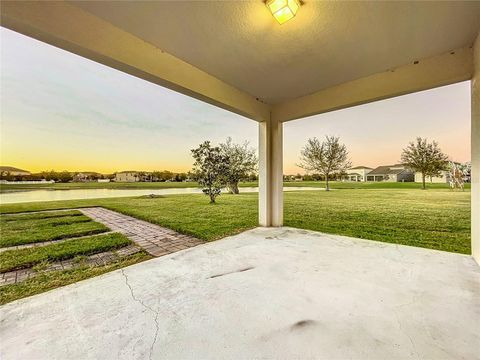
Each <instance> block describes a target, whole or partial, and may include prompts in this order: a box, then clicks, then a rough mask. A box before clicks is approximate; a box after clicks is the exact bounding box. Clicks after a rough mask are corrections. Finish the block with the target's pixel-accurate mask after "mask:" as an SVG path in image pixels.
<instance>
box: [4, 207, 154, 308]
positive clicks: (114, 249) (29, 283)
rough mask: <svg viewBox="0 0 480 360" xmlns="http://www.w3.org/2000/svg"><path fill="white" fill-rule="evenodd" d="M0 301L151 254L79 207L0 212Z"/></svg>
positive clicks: (55, 285)
mask: <svg viewBox="0 0 480 360" xmlns="http://www.w3.org/2000/svg"><path fill="white" fill-rule="evenodd" d="M0 226H1V232H2V236H1V240H0V303H1V304H3V303H6V302H9V301H12V300H15V299H19V298H22V297H24V296H29V295H33V294H36V293H39V292H42V291H46V290H48V289H53V288H55V287H58V286H63V285H66V284H70V283H72V282H75V281H78V280H82V279H86V278H88V277H91V276H95V275H98V274H101V273H104V272H107V271H110V270H114V269H117V268H119V267H122V266H127V265H130V264H133V263H136V262H139V261H143V260H146V259H149V258H151V256H149V255H148V254H147V253H146V252H145V251H143V250H141V249H140V248H138V247H136V246H134V245H133V243H132V241H130V240H129V239H128V238H127V237H125V236H124V235H122V234H120V233H114V232H109V233H105V232H107V231H109V230H110V229H109V228H107V227H106V226H104V225H103V224H100V223H98V222H95V221H93V220H92V219H90V218H89V217H87V216H85V215H83V214H82V213H81V212H80V211H78V210H66V211H46V212H32V213H26V214H12V215H1V216H0Z"/></svg>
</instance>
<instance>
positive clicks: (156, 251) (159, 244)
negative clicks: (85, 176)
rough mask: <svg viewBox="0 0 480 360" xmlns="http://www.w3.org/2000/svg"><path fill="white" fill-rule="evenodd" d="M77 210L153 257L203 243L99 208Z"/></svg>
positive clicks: (191, 237)
mask: <svg viewBox="0 0 480 360" xmlns="http://www.w3.org/2000/svg"><path fill="white" fill-rule="evenodd" d="M79 210H80V211H81V212H82V213H83V214H85V215H87V216H89V217H90V218H92V219H93V220H95V221H98V222H100V223H102V224H104V225H106V226H107V227H109V228H110V229H111V230H113V231H118V232H119V233H122V234H123V235H125V236H126V237H128V238H129V239H130V240H132V241H133V242H135V243H136V244H138V245H139V246H141V247H142V248H143V249H144V250H145V251H147V252H148V253H149V254H150V255H153V256H162V255H167V254H170V253H173V252H176V251H179V250H183V249H188V248H190V247H193V246H197V245H200V244H203V243H204V242H203V241H202V240H199V239H197V238H195V237H193V236H189V235H182V234H179V233H177V232H176V231H173V230H170V229H167V228H164V227H161V226H158V225H155V224H151V223H149V222H146V221H142V220H138V219H135V218H133V217H131V216H128V215H123V214H120V213H117V212H115V211H112V210H107V209H104V208H101V207H95V208H83V209H79Z"/></svg>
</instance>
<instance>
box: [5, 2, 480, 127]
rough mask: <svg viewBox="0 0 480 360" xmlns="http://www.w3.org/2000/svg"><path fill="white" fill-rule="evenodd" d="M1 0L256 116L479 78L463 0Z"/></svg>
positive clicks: (18, 13) (35, 29)
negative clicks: (277, 5) (286, 14)
mask: <svg viewBox="0 0 480 360" xmlns="http://www.w3.org/2000/svg"><path fill="white" fill-rule="evenodd" d="M2 8H3V9H2V26H6V27H8V28H11V29H13V30H16V31H19V32H21V33H24V34H26V35H29V36H32V37H35V38H37V39H40V40H42V41H45V42H47V43H50V44H52V45H55V46H58V47H61V48H64V49H66V50H68V51H72V52H74V53H77V54H79V55H82V56H85V57H87V58H90V59H92V60H95V61H98V62H101V63H103V64H106V65H108V66H111V67H114V68H117V69H119V70H121V71H124V72H127V73H130V74H132V75H134V76H138V77H141V78H144V79H146V80H148V81H152V82H155V83H158V84H160V85H162V86H166V87H168V88H171V89H173V90H176V91H179V92H181V93H184V94H187V95H190V96H194V97H196V98H199V99H201V100H204V101H207V102H210V103H213V104H215V105H218V106H221V107H223V108H226V109H228V110H231V111H234V112H237V113H239V114H242V115H244V116H247V117H249V118H252V119H254V120H257V121H265V120H267V119H269V118H273V119H274V120H278V121H288V120H291V119H296V118H300V117H304V116H308V115H313V114H317V113H321V112H326V111H331V110H334V109H338V108H342V107H348V106H352V105H356V104H360V103H364V102H368V101H374V100H378V99H381V98H386V97H391V96H396V95H400V94H405V93H409V92H413V91H419V90H424V89H428V88H432V87H436V86H441V85H446V84H449V83H454V82H458V81H463V80H467V79H470V78H471V76H472V73H473V62H472V58H473V56H472V53H473V52H472V49H471V46H472V44H473V42H474V39H475V37H476V35H477V34H478V31H479V26H480V25H479V24H480V2H463V1H455V2H348V3H347V2H320V1H305V4H304V6H302V8H301V9H300V11H299V13H298V14H297V16H296V18H295V19H293V20H292V21H290V22H288V23H286V24H284V25H281V26H280V25H278V24H277V23H276V22H275V20H274V19H273V17H272V16H271V15H270V13H269V12H268V10H267V9H266V7H265V5H264V4H263V3H262V1H261V0H258V1H237V2H228V1H227V2H215V1H210V2H198V1H169V2H164V1H161V2H134V1H131V2H117V1H115V2H109V1H103V2H82V1H69V2H63V1H60V2H9V1H7V2H3V3H2ZM159 50H160V51H159ZM414 62H418V63H416V64H414Z"/></svg>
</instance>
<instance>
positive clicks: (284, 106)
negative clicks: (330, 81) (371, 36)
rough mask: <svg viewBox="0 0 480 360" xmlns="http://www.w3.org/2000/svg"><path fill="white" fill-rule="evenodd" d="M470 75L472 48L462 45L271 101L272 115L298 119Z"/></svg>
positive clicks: (465, 77) (458, 80) (455, 81)
mask: <svg viewBox="0 0 480 360" xmlns="http://www.w3.org/2000/svg"><path fill="white" fill-rule="evenodd" d="M352 66H354V64H352ZM472 75H473V48H472V47H465V48H461V49H456V50H453V51H449V52H448V53H445V54H442V55H438V56H434V57H430V58H426V59H420V60H418V61H415V62H414V63H413V64H409V65H405V66H400V67H397V68H395V69H392V70H389V71H385V72H382V73H377V74H374V75H371V76H367V77H363V78H360V79H357V80H353V81H350V82H346V83H343V84H340V85H337V86H333V87H330V88H327V89H324V90H321V91H318V92H316V93H313V94H310V95H306V96H302V97H299V98H296V99H293V100H290V101H286V102H284V103H280V104H277V105H274V106H273V107H272V118H273V120H274V121H280V122H285V121H290V120H295V119H300V118H304V117H307V116H312V115H317V114H322V113H326V112H329V111H333V110H339V109H343V108H347V107H351V106H355V105H361V104H365V103H369V102H373V101H377V100H382V99H387V98H391V97H395V96H399V95H405V94H409V93H413V92H417V91H422V90H428V89H432V88H435V87H439V86H444V85H449V84H453V83H457V82H460V81H465V80H470V79H471V78H472Z"/></svg>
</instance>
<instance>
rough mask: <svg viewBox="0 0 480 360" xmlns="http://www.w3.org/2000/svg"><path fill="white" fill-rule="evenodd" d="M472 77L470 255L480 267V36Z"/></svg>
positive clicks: (475, 50)
mask: <svg viewBox="0 0 480 360" xmlns="http://www.w3.org/2000/svg"><path fill="white" fill-rule="evenodd" d="M473 59H474V60H473V62H474V73H473V77H472V133H471V136H472V255H473V257H474V259H475V260H476V261H477V263H478V264H479V265H480V34H479V35H478V36H477V40H476V41H475V45H474V55H473Z"/></svg>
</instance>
